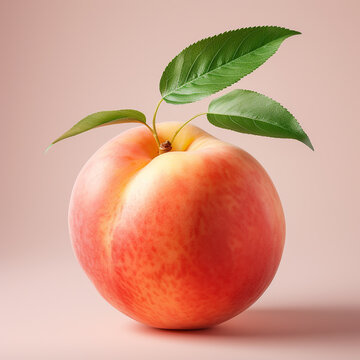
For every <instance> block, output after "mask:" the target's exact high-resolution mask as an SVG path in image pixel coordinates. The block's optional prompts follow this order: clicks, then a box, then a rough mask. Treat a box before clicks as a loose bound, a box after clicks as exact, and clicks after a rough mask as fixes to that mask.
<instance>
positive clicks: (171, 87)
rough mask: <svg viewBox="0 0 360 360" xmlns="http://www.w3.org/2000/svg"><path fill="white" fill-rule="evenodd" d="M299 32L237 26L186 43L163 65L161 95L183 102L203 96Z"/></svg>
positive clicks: (251, 68)
mask: <svg viewBox="0 0 360 360" xmlns="http://www.w3.org/2000/svg"><path fill="white" fill-rule="evenodd" d="M297 34H300V33H299V32H298V31H293V30H289V29H285V28H282V27H277V26H260V27H249V28H243V29H237V30H232V31H228V32H225V33H222V34H220V35H216V36H213V37H209V38H206V39H203V40H200V41H199V42H197V43H195V44H192V45H190V46H189V47H187V48H186V49H184V50H183V51H182V52H181V53H180V54H178V55H177V56H176V57H175V58H174V59H173V60H172V61H171V62H170V63H169V65H168V66H167V67H166V69H165V71H164V72H163V74H162V77H161V80H160V92H161V95H162V97H163V99H164V100H165V101H166V102H167V103H171V104H186V103H191V102H194V101H198V100H201V99H203V98H204V97H206V96H209V95H212V94H214V93H216V92H218V91H220V90H222V89H224V88H226V87H227V86H230V85H232V84H234V83H235V82H237V81H239V80H240V79H241V78H242V77H244V76H246V75H248V74H250V73H251V72H252V71H254V70H255V69H257V68H258V67H259V66H260V65H262V64H263V63H264V62H265V61H266V60H267V59H269V58H270V57H271V56H272V55H273V54H275V52H276V51H277V49H278V48H279V46H280V45H281V43H282V42H283V41H284V40H285V39H286V38H288V37H290V36H293V35H297Z"/></svg>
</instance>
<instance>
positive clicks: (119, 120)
mask: <svg viewBox="0 0 360 360" xmlns="http://www.w3.org/2000/svg"><path fill="white" fill-rule="evenodd" d="M131 122H141V123H144V124H146V118H145V115H144V114H143V113H142V112H140V111H136V110H129V109H127V110H112V111H101V112H97V113H94V114H91V115H89V116H87V117H86V118H84V119H82V120H80V121H79V122H78V123H76V124H75V125H74V126H73V127H72V128H71V129H70V130H68V131H66V133H64V134H63V135H61V136H60V137H58V138H57V139H56V140H55V141H53V142H52V143H51V145H53V144H55V143H57V142H58V141H60V140H63V139H66V138H68V137H71V136H75V135H78V134H81V133H83V132H85V131H88V130H91V129H93V128H96V127H99V126H105V125H113V124H123V123H131ZM51 145H50V146H51Z"/></svg>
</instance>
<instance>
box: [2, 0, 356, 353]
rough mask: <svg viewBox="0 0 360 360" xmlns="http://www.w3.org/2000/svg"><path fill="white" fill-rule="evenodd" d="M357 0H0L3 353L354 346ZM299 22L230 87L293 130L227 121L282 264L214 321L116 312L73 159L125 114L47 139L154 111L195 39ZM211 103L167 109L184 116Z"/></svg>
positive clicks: (227, 135) (337, 349)
mask: <svg viewBox="0 0 360 360" xmlns="http://www.w3.org/2000/svg"><path fill="white" fill-rule="evenodd" d="M359 10H360V5H359V3H358V2H357V1H345V0H343V1H314V0H312V1H304V0H303V1H276V0H273V1H265V0H264V1H257V0H253V1H240V0H234V1H232V0H221V1H211V0H207V1H203V0H197V1H187V0H182V1H171V0H166V1H142V2H141V1H135V0H133V1H131V2H130V1H70V0H68V1H10V0H9V1H4V0H2V1H1V2H0V17H1V19H0V27H1V29H0V37H1V58H0V61H1V68H0V71H1V83H0V86H1V97H0V101H1V107H0V112H1V141H0V146H1V151H0V156H1V163H2V164H3V165H2V171H1V178H0V181H1V187H0V189H1V207H0V211H1V217H0V219H1V231H2V235H1V242H0V247H1V248H0V277H1V294H0V302H1V306H0V319H1V322H0V358H2V359H6V360H7V359H64V358H67V359H120V358H122V359H144V358H150V357H152V358H154V359H169V358H172V359H183V358H190V359H191V358H192V359H193V358H202V359H239V358H246V359H305V358H306V359H339V358H340V357H341V358H342V359H355V358H358V356H360V348H359V345H358V343H359V340H360V308H359V303H360V302H359V300H360V281H359V254H360V226H359V213H360V211H359V203H360V192H359V184H360V170H359V156H360V140H359V136H360V135H359V134H360V121H359V115H358V104H359V80H360V78H359V70H358V69H359V55H360V48H359V38H360V30H359V24H358V23H359V18H360V11H359ZM266 24H271V25H280V26H285V27H289V28H292V29H296V30H299V31H301V32H302V33H303V35H301V36H297V37H294V38H291V39H288V40H286V42H285V43H284V44H283V45H282V47H281V48H280V51H279V52H278V53H277V54H276V55H275V56H274V57H272V58H271V59H270V60H269V61H268V62H267V63H266V64H265V65H264V66H262V67H261V68H260V69H259V70H257V71H256V72H255V73H253V74H251V75H249V76H248V77H246V78H245V79H243V80H241V81H240V83H238V84H236V85H235V86H234V87H233V88H245V89H252V90H257V91H259V92H262V93H264V94H267V95H269V96H271V97H273V98H274V99H276V100H278V101H280V102H281V103H283V104H284V105H285V106H286V107H287V108H288V109H289V110H291V111H292V112H293V113H294V114H295V115H296V117H297V118H298V120H299V121H300V123H301V124H302V125H303V128H304V129H305V131H307V133H308V134H309V136H310V138H311V140H312V142H313V144H314V146H315V150H316V151H315V152H311V151H310V150H309V149H307V148H306V147H305V146H304V145H302V144H301V143H299V142H296V141H290V140H278V139H268V138H261V137H255V136H250V135H243V134H239V133H234V132H231V131H226V130H221V129H218V128H215V127H213V126H212V125H210V124H208V123H207V121H206V119H205V118H199V119H196V120H195V121H194V123H195V124H197V125H199V126H201V127H202V128H204V129H205V130H207V131H208V132H210V133H211V134H213V135H215V136H217V137H219V138H221V139H223V140H224V141H227V142H230V143H233V144H236V145H238V146H240V147H242V148H244V149H245V150H247V151H248V152H250V153H251V154H252V155H254V156H255V157H256V158H257V159H258V160H259V161H260V162H261V163H262V164H263V166H264V167H265V168H266V169H267V171H268V172H269V174H270V176H271V177H272V179H273V181H274V183H275V185H276V187H277V189H278V192H279V194H280V197H281V199H282V202H283V207H284V210H285V214H286V219H287V239H286V247H285V251H284V256H283V260H282V263H281V265H280V269H279V271H278V274H277V276H276V278H275V280H274V281H273V283H272V285H271V286H270V288H269V289H268V290H267V292H266V293H265V294H264V296H263V297H262V298H261V299H260V300H259V301H258V302H257V303H256V304H255V305H254V306H253V307H252V308H251V309H250V310H248V311H247V312H245V313H244V314H243V315H240V316H238V317H237V318H235V319H233V320H231V321H229V322H227V323H225V324H223V325H221V326H219V327H217V328H214V329H210V330H207V331H198V332H165V331H156V330H152V329H148V328H145V327H143V326H142V325H139V324H137V323H135V322H134V321H133V320H130V319H128V318H126V317H125V316H123V315H122V314H120V313H119V312H117V311H116V310H115V309H113V308H112V307H111V306H110V305H108V304H107V303H106V302H105V301H104V300H103V299H102V298H101V297H100V295H98V293H97V292H96V290H95V288H94V287H93V286H92V285H91V283H90V282H89V281H88V279H87V278H86V276H85V274H84V273H83V271H82V270H81V268H80V266H79V265H78V263H77V261H76V259H75V257H74V255H73V252H72V248H71V245H70V240H69V236H68V230H67V207H68V202H69V197H70V192H71V189H72V185H73V183H74V180H75V177H76V175H77V173H78V171H79V170H80V167H81V166H82V165H83V164H84V162H85V161H86V160H87V159H88V158H89V157H90V155H91V154H92V153H93V152H94V151H95V150H96V149H97V148H99V147H100V146H101V145H102V144H103V143H104V142H106V141H107V140H109V139H110V138H112V137H113V136H115V135H116V134H118V133H119V132H120V131H124V130H125V129H127V128H129V127H131V125H124V126H120V125H119V126H113V127H105V128H100V129H97V130H94V131H92V132H89V133H87V134H83V135H80V136H79V137H77V138H73V139H70V140H66V141H64V142H63V143H60V144H58V145H57V146H54V147H53V148H52V149H51V150H50V151H49V153H47V154H46V155H45V154H44V152H43V151H44V149H45V148H46V147H47V146H48V144H49V143H50V142H51V141H52V140H53V139H54V138H56V137H57V136H59V135H60V134H61V133H62V132H64V131H65V130H67V129H68V128H69V127H71V126H72V125H73V124H74V123H75V122H76V121H78V120H79V119H81V118H82V117H83V116H85V115H87V114H89V113H92V112H95V111H99V110H109V109H117V108H134V109H138V110H140V111H144V112H145V113H146V114H147V116H148V117H150V116H151V115H152V112H153V110H154V106H155V104H156V102H157V101H158V100H159V99H160V94H159V91H158V83H159V79H160V76H161V73H162V71H163V69H164V67H165V66H166V65H167V63H168V62H169V61H170V60H171V58H172V57H173V56H175V55H176V54H177V53H178V52H179V51H180V50H181V49H183V48H184V47H185V46H187V45H188V44H190V43H192V42H194V41H197V40H199V39H201V38H203V37H206V36H209V35H212V34H216V33H220V32H223V31H225V30H228V29H235V28H238V27H245V26H253V25H266ZM208 102H209V99H205V100H203V101H201V102H197V103H194V104H191V105H186V106H172V105H167V104H163V105H162V106H161V108H160V111H159V116H158V119H159V121H164V120H180V121H182V120H187V119H188V118H189V117H190V116H192V115H193V114H196V113H198V112H203V111H206V108H207V104H208Z"/></svg>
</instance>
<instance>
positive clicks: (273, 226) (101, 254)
mask: <svg viewBox="0 0 360 360" xmlns="http://www.w3.org/2000/svg"><path fill="white" fill-rule="evenodd" d="M179 125H180V124H179V123H176V122H167V123H162V124H159V125H158V133H159V138H160V140H161V141H165V140H167V139H169V138H170V137H171V136H172V135H173V134H174V132H175V131H176V129H177V128H178V127H179ZM69 225H70V235H71V239H72V244H73V247H74V250H75V253H76V255H77V257H78V259H79V261H80V263H81V265H82V267H83V268H84V270H85V271H86V273H87V275H88V277H89V278H90V279H91V281H92V282H93V283H94V285H95V286H96V288H97V289H98V291H99V292H100V293H101V295H102V296H103V297H104V298H105V299H106V300H107V301H108V302H109V303H111V304H112V305H113V306H114V307H116V308H117V309H119V310H120V311H121V312H123V313H125V314H126V315H128V316H130V317H131V318H133V319H136V320H138V321H140V322H142V323H144V324H147V325H150V326H153V327H157V328H166V329H198V328H206V327H210V326H212V325H215V324H219V323H221V322H223V321H226V320H228V319H230V318H232V317H233V316H235V315H237V314H239V313H240V312H242V311H243V310H245V309H246V308H247V307H249V306H250V305H251V304H252V303H254V302H255V301H256V299H258V298H259V296H260V295H261V294H262V293H263V292H264V291H265V289H266V288H267V286H268V285H269V284H270V282H271V280H272V279H273V277H274V275H275V272H276V270H277V268H278V265H279V262H280V258H281V254H282V250H283V245H284V238H285V220H284V215H283V210H282V207H281V203H280V200H279V197H278V194H277V192H276V190H275V187H274V185H273V183H272V181H271V179H270V178H269V176H268V174H267V173H266V171H265V170H264V169H263V167H262V166H261V165H260V164H259V163H258V162H257V161H256V160H255V159H254V158H253V157H252V156H251V155H249V154H248V153H247V152H245V151H244V150H241V149H239V148H237V147H235V146H232V145H230V144H227V143H224V142H222V141H220V140H218V139H216V138H214V137H212V136H210V135H209V134H207V133H206V132H204V131H202V130H201V129H199V128H197V127H195V126H192V125H188V126H186V127H185V128H184V129H183V130H182V131H181V132H180V133H179V135H178V136H177V138H176V140H175V141H174V143H173V144H172V151H170V152H166V153H164V154H161V155H159V153H158V146H157V144H156V142H155V140H154V137H153V136H152V134H151V132H149V131H148V130H147V129H146V128H145V127H136V128H134V129H131V130H128V131H126V132H124V133H122V134H121V135H119V136H117V137H115V138H114V139H112V140H110V141H109V142H108V143H106V144H105V145H104V146H102V147H101V148H100V149H99V150H98V151H97V152H96V153H95V154H94V155H93V156H92V157H91V158H90V160H89V161H88V162H87V163H86V164H85V165H84V167H83V168H82V170H81V172H80V174H79V176H78V178H77V180H76V183H75V186H74V189H73V192H72V197H71V202H70V209H69Z"/></svg>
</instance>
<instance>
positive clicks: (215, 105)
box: [207, 90, 314, 150]
mask: <svg viewBox="0 0 360 360" xmlns="http://www.w3.org/2000/svg"><path fill="white" fill-rule="evenodd" d="M207 118H208V120H209V121H210V122H211V123H212V124H213V125H215V126H218V127H221V128H224V129H230V130H235V131H239V132H242V133H246V134H254V135H263V136H271V137H276V138H290V139H296V140H299V141H301V142H302V143H304V144H305V145H307V146H308V147H309V148H310V149H312V150H314V148H313V146H312V144H311V142H310V139H309V138H308V136H307V135H306V134H305V132H304V131H303V129H302V128H301V126H300V125H299V123H298V122H297V121H296V119H295V118H294V116H293V115H292V114H291V113H290V112H289V111H288V110H286V109H285V108H284V107H283V106H282V105H280V104H279V103H278V102H276V101H274V100H272V99H270V98H269V97H267V96H265V95H262V94H259V93H257V92H255V91H250V90H233V91H231V92H230V93H228V94H226V95H224V96H221V97H219V98H217V99H215V100H213V101H211V103H210V105H209V111H208V114H207Z"/></svg>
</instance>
